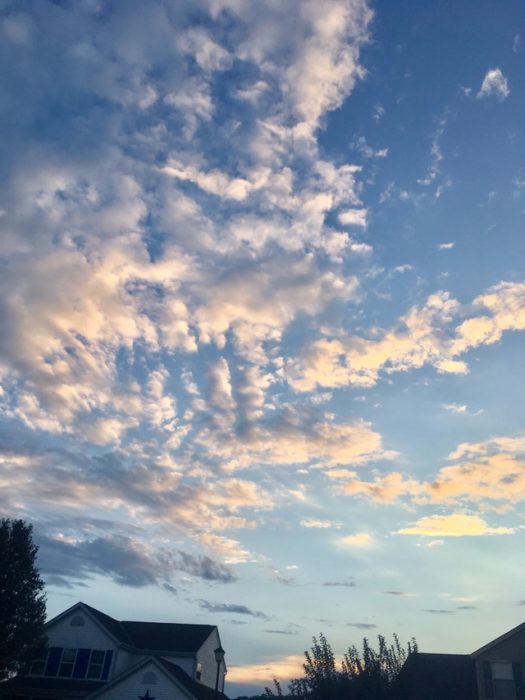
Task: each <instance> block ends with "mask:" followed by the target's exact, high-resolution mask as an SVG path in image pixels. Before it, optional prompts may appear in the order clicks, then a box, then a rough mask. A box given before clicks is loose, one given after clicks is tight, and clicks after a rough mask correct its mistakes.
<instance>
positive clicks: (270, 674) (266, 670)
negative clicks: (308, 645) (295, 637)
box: [228, 655, 304, 686]
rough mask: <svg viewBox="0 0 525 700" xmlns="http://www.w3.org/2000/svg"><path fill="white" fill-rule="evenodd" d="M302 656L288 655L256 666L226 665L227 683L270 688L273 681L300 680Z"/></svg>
mask: <svg viewBox="0 0 525 700" xmlns="http://www.w3.org/2000/svg"><path fill="white" fill-rule="evenodd" d="M303 662H304V656H300V655H289V656H283V657H280V658H274V659H268V660H266V661H263V662H260V663H256V664H243V665H242V666H230V665H228V682H229V683H243V684H247V685H254V686H271V684H272V682H273V679H274V678H278V679H279V680H280V682H282V683H285V682H286V681H289V680H292V678H300V677H301V675H302V673H303Z"/></svg>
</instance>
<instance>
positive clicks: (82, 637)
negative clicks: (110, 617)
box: [47, 609, 116, 649]
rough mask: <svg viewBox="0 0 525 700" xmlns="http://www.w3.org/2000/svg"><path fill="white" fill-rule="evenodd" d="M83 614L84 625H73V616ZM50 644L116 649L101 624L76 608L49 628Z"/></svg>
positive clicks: (55, 645) (53, 645) (70, 647)
mask: <svg viewBox="0 0 525 700" xmlns="http://www.w3.org/2000/svg"><path fill="white" fill-rule="evenodd" d="M78 615H82V617H83V618H84V625H83V626H82V627H72V626H71V618H72V617H75V616H78ZM47 636H48V639H49V646H51V647H67V648H69V649H75V648H78V647H84V648H85V649H115V648H116V647H115V644H114V642H113V641H112V639H111V637H110V636H109V635H108V634H107V633H106V632H105V631H104V630H103V629H102V628H101V627H99V625H97V624H95V623H94V622H92V621H91V618H89V617H88V616H87V615H85V614H84V613H83V612H81V611H79V610H78V609H75V610H73V611H72V612H71V614H70V615H68V616H67V617H64V618H62V619H61V620H59V621H58V622H55V624H54V625H52V626H51V627H49V628H48V629H47Z"/></svg>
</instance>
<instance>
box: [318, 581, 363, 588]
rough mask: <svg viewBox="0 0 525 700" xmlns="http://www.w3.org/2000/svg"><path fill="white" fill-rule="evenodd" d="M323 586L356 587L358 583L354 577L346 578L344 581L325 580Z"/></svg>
mask: <svg viewBox="0 0 525 700" xmlns="http://www.w3.org/2000/svg"><path fill="white" fill-rule="evenodd" d="M323 586H331V587H332V586H333V587H338V586H341V587H343V588H355V586H356V583H355V581H354V580H353V579H344V580H343V581H325V583H323Z"/></svg>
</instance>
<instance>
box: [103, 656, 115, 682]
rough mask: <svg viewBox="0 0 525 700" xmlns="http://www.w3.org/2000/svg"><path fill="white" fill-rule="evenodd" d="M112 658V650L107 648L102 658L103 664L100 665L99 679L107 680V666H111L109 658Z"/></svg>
mask: <svg viewBox="0 0 525 700" xmlns="http://www.w3.org/2000/svg"><path fill="white" fill-rule="evenodd" d="M112 658H113V650H112V649H108V650H107V651H106V656H105V658H104V666H102V676H101V677H100V678H101V680H103V681H107V679H108V676H109V668H110V666H111V659H112Z"/></svg>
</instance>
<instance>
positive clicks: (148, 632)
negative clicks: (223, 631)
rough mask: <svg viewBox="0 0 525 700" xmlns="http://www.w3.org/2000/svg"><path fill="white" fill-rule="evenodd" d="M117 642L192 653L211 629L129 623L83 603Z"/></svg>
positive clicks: (204, 639) (141, 647)
mask: <svg viewBox="0 0 525 700" xmlns="http://www.w3.org/2000/svg"><path fill="white" fill-rule="evenodd" d="M83 605H84V607H85V608H86V609H87V610H89V612H90V613H91V614H92V615H93V617H95V618H96V619H97V620H98V621H99V622H100V623H101V624H102V625H103V626H104V627H105V628H106V629H107V630H108V631H109V632H110V633H111V634H112V635H113V636H114V637H115V638H116V639H118V641H119V642H122V643H123V644H128V645H129V646H132V647H135V648H136V649H140V650H141V651H171V652H182V653H185V652H187V653H194V652H196V651H198V650H199V649H200V648H201V646H202V645H203V644H204V642H205V641H206V639H208V637H209V636H210V634H211V633H212V632H213V630H214V629H215V627H214V626H213V625H190V624H182V623H177V622H132V621H128V620H121V621H118V620H115V619H114V618H112V617H110V616H109V615H105V614H104V613H102V612H100V611H99V610H97V609H96V608H92V607H91V606H89V605H86V604H85V603H83Z"/></svg>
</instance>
